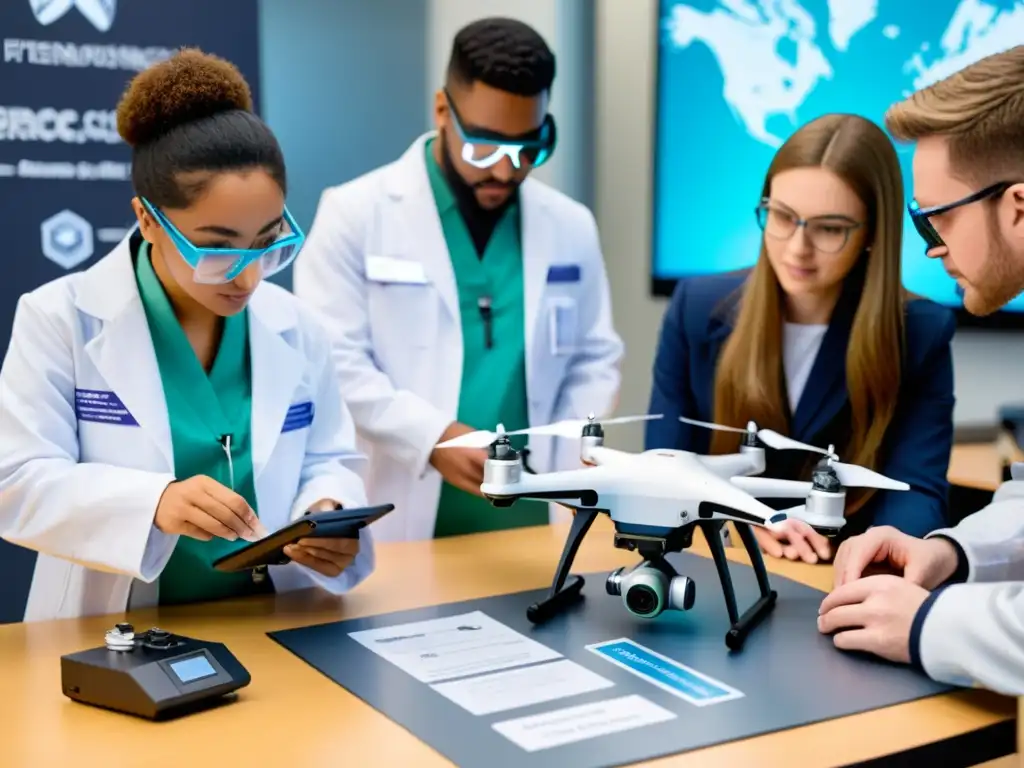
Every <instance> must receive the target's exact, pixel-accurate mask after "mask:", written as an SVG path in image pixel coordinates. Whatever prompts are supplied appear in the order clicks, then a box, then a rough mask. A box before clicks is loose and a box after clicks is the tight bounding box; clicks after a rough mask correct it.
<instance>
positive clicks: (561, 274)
mask: <svg viewBox="0 0 1024 768" xmlns="http://www.w3.org/2000/svg"><path fill="white" fill-rule="evenodd" d="M579 281H580V265H579V264H552V265H551V266H550V267H548V282H549V283H578V282H579Z"/></svg>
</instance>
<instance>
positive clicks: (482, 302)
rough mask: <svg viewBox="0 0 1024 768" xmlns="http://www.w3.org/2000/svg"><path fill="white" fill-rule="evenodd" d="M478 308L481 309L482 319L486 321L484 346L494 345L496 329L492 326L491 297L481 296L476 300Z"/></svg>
mask: <svg viewBox="0 0 1024 768" xmlns="http://www.w3.org/2000/svg"><path fill="white" fill-rule="evenodd" d="M476 308H477V309H478V310H480V319H481V320H483V321H484V346H485V347H486V348H487V349H491V348H493V347H494V331H493V328H492V327H491V297H490V296H481V297H480V298H479V299H477V300H476Z"/></svg>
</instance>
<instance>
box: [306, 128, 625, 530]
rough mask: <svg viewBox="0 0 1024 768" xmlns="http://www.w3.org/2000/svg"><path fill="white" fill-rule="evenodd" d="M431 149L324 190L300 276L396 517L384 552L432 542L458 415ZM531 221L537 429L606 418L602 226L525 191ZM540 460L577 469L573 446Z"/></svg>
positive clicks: (545, 193)
mask: <svg viewBox="0 0 1024 768" xmlns="http://www.w3.org/2000/svg"><path fill="white" fill-rule="evenodd" d="M432 135H434V134H432V133H428V134H424V135H423V136H420V137H419V138H418V139H417V140H416V141H415V142H414V143H413V144H412V146H411V147H410V148H409V149H408V150H407V151H406V152H405V153H404V154H403V155H402V156H401V157H400V158H399V159H398V160H397V161H395V162H393V163H390V164H388V165H386V166H383V167H381V168H378V169H376V170H374V171H372V172H370V173H368V174H366V175H364V176H361V177H359V178H357V179H355V180H353V181H350V182H348V183H345V184H342V185H340V186H336V187H332V188H329V189H327V190H326V191H325V192H324V194H323V196H322V198H321V201H320V206H319V209H318V211H317V214H316V218H315V220H314V222H313V226H312V228H311V231H310V233H309V237H308V240H307V242H306V245H305V247H304V249H303V251H302V254H301V255H300V256H299V258H298V259H297V260H296V262H295V268H294V282H293V290H294V292H295V294H296V295H297V296H298V297H299V298H300V299H301V300H302V301H303V302H304V303H306V304H308V305H310V306H312V307H314V308H315V309H316V310H318V311H319V312H320V313H321V315H322V317H323V318H324V323H325V325H326V326H327V329H328V332H329V334H330V336H331V340H332V342H333V345H334V359H335V363H336V364H337V369H338V376H339V379H340V380H341V386H342V392H343V394H344V397H345V399H346V402H347V403H348V406H349V408H350V409H351V411H352V414H353V416H354V418H355V420H356V425H357V429H358V431H359V435H360V447H361V448H362V449H363V450H365V451H366V453H367V454H368V455H369V456H370V465H369V467H368V476H367V493H368V495H369V498H370V502H371V503H378V502H381V503H384V502H386V503H392V504H394V505H395V511H394V512H392V513H391V514H390V515H388V516H387V517H385V518H382V519H381V520H379V521H377V522H376V523H374V524H373V526H372V527H373V528H374V532H375V536H376V539H377V540H378V541H382V540H422V539H429V538H431V537H432V536H433V533H434V522H435V518H436V513H437V503H438V497H439V494H440V488H441V476H440V474H439V473H438V472H437V471H436V470H435V469H434V468H433V466H431V465H430V463H429V458H430V454H431V451H432V449H433V447H434V445H435V444H436V443H437V441H438V438H439V437H440V436H441V434H442V432H444V430H445V428H446V427H447V426H448V425H449V424H450V423H451V422H452V421H455V419H456V416H457V413H458V405H459V389H460V382H461V378H462V365H463V359H462V329H461V322H460V316H459V300H458V290H457V286H456V283H455V275H454V272H453V269H452V265H451V259H450V256H449V253H448V248H447V245H446V243H445V239H444V233H443V231H442V227H441V220H440V217H439V216H438V213H437V206H436V204H435V201H434V196H433V193H432V191H431V188H430V180H429V178H428V176H427V167H426V160H425V148H424V144H425V142H426V140H427V139H428V137H430V136H432ZM521 215H522V249H523V273H524V274H523V282H524V294H525V299H524V300H525V313H526V327H525V339H526V372H527V392H528V398H529V403H528V405H529V419H530V423H531V424H546V423H549V422H551V421H554V420H557V419H563V418H585V417H586V416H587V415H588V414H589V413H590V412H593V413H595V414H597V415H599V416H600V415H602V414H605V413H608V412H609V411H611V410H613V409H614V407H615V403H616V399H617V395H618V389H619V384H620V373H619V362H620V359H621V357H622V351H623V350H622V341H621V340H620V338H619V337H618V335H616V333H615V330H614V328H613V326H612V313H611V300H610V295H609V289H608V279H607V275H606V272H605V267H604V262H603V259H602V255H601V248H600V243H599V240H598V232H597V226H596V223H595V221H594V217H593V215H592V214H591V213H590V211H589V210H587V209H586V208H585V207H584V206H583V205H581V204H579V203H577V202H575V201H574V200H572V199H570V198H569V197H567V196H565V195H563V194H562V193H560V192H558V191H556V190H555V189H553V188H551V187H549V186H547V185H545V184H543V183H541V182H540V181H537V180H535V179H528V180H527V181H526V182H525V183H524V184H523V185H522V187H521ZM552 266H554V267H556V268H558V267H563V268H564V267H568V268H569V270H570V271H572V269H573V268H576V267H578V268H579V280H578V281H576V282H564V281H556V282H549V281H548V270H549V268H550V267H552ZM562 273H563V274H564V273H565V270H564V269H563V270H562ZM559 306H562V307H567V308H568V311H564V310H563V312H562V315H561V317H562V318H563V319H564V318H566V317H568V318H570V319H569V321H568V322H569V324H570V327H568V328H567V327H566V326H565V325H563V326H562V328H561V330H562V331H566V330H568V331H569V333H570V335H571V337H572V338H573V340H574V348H573V349H571V350H563V349H555V348H554V347H553V345H552V343H551V333H552V318H553V317H554V313H555V311H556V308H557V307H559ZM472 426H474V427H477V428H482V429H494V428H495V426H496V425H494V424H479V425H472ZM530 450H531V455H530V457H529V462H530V465H531V466H532V468H533V469H534V470H536V471H537V472H546V471H551V470H553V469H558V468H561V467H571V466H579V445H578V442H577V441H571V440H560V441H558V444H556V443H555V442H554V440H553V439H552V438H536V437H533V438H531V439H530ZM552 514H553V515H557V514H558V513H557V512H556V511H555V509H554V508H553V511H552Z"/></svg>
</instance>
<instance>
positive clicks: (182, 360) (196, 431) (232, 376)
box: [135, 242, 273, 605]
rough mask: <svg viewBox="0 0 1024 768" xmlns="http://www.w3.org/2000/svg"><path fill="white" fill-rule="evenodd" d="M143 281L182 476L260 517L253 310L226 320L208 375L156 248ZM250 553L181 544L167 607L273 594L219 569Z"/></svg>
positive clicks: (146, 260) (165, 583)
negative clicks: (233, 555) (203, 480)
mask: <svg viewBox="0 0 1024 768" xmlns="http://www.w3.org/2000/svg"><path fill="white" fill-rule="evenodd" d="M135 276H136V280H137V282H138V286H139V295H140V296H141V298H142V304H143V306H144V307H145V311H146V319H147V321H148V324H149V332H150V336H151V337H152V339H153V348H154V350H155V352H156V359H157V365H158V366H159V370H160V378H161V380H162V383H163V390H164V398H165V400H166V404H167V414H168V418H169V421H170V427H171V441H172V444H173V448H174V476H175V477H176V478H177V479H178V480H187V479H188V478H190V477H194V476H195V475H206V476H208V477H211V478H213V479H214V480H216V481H217V482H219V483H220V484H221V485H223V486H225V487H226V488H231V489H232V490H234V491H235V492H236V493H238V494H239V495H241V496H242V497H243V498H244V499H245V500H246V501H247V502H249V506H250V507H252V509H253V511H254V512H256V513H257V514H259V510H258V509H257V507H256V488H255V480H254V478H253V468H252V453H251V433H250V417H251V410H252V409H251V403H252V396H251V393H252V387H251V386H250V372H249V334H248V310H246V311H243V312H240V313H238V314H237V315H233V316H232V317H228V318H225V319H224V329H223V334H222V337H221V341H220V347H219V348H218V350H217V355H216V358H215V359H214V363H213V366H212V367H211V369H210V372H209V373H207V372H206V371H205V370H204V369H203V366H202V365H201V364H200V362H199V358H197V357H196V354H195V352H194V351H193V349H192V345H191V344H190V343H189V340H188V337H187V336H186V335H185V331H184V330H183V329H182V327H181V324H180V323H179V322H178V318H177V317H176V316H175V314H174V309H173V307H172V306H171V302H170V300H169V299H168V297H167V294H166V293H165V292H164V288H163V285H161V283H160V280H159V278H157V276H156V272H154V270H153V265H152V263H151V261H150V254H149V244H148V243H145V242H143V244H142V246H141V248H140V249H139V254H138V259H137V261H136V267H135ZM226 435H230V437H231V439H230V450H231V462H230V464H229V462H228V455H227V452H226V446H225V442H223V441H224V436H226ZM232 481H233V485H234V487H233V488H232ZM243 546H245V542H244V541H243V540H241V539H238V540H237V541H234V542H231V541H228V540H226V539H222V538H219V537H214V538H213V539H211V540H210V541H199V540H198V539H193V538H191V537H189V536H180V537H179V538H178V543H177V545H176V546H175V548H174V553H173V554H172V555H171V558H170V561H169V562H168V563H167V566H166V567H165V568H164V570H163V572H162V573H161V574H160V580H159V593H160V604H161V605H175V604H182V603H193V602H200V601H206V600H217V599H221V598H228V597H240V596H243V595H250V594H254V593H264V592H268V591H272V589H273V587H272V584H271V581H270V579H268V578H264V579H263V580H260V581H257V580H256V579H254V578H253V575H252V574H250V573H247V572H246V573H221V572H219V571H216V570H214V569H213V566H212V563H213V562H214V561H215V560H216V559H218V558H220V557H222V556H223V555H226V554H228V553H230V552H232V551H234V550H236V549H239V548H241V547H243Z"/></svg>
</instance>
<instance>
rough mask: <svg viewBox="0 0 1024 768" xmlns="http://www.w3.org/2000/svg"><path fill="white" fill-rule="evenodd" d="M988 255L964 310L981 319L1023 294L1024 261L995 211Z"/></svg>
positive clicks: (967, 294)
mask: <svg viewBox="0 0 1024 768" xmlns="http://www.w3.org/2000/svg"><path fill="white" fill-rule="evenodd" d="M987 239H988V241H989V243H991V245H990V246H989V254H988V257H987V258H986V259H985V262H984V264H983V266H982V268H981V270H980V272H979V274H978V277H977V278H976V279H975V280H973V281H971V282H970V283H969V285H968V287H967V289H966V290H965V291H964V309H966V310H967V311H968V312H970V313H971V314H972V315H976V316H979V317H982V316H985V315H991V314H992V313H993V312H997V311H998V310H1000V309H1002V308H1003V307H1005V306H1006V305H1007V304H1009V303H1010V302H1011V301H1013V300H1014V299H1015V298H1017V296H1018V295H1020V293H1021V291H1024V262H1022V261H1021V259H1019V258H1017V257H1016V255H1015V254H1014V252H1013V249H1012V248H1011V247H1010V244H1009V243H1008V242H1006V239H1005V238H1004V237H1003V236H1002V235H1001V234H1000V232H999V227H998V226H997V223H996V217H995V211H991V212H990V215H989V217H988V238H987Z"/></svg>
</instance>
